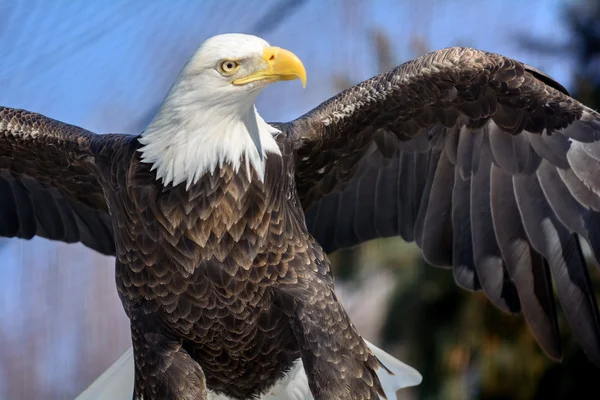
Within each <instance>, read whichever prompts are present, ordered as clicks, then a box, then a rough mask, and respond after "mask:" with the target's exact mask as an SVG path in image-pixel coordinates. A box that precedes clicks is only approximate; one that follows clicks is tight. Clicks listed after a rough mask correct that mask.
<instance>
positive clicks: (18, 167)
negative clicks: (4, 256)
mask: <svg viewBox="0 0 600 400" xmlns="http://www.w3.org/2000/svg"><path fill="white" fill-rule="evenodd" d="M124 137H125V136H123V138H124ZM119 140H120V135H96V134H94V133H92V132H89V131H87V130H85V129H82V128H79V127H77V126H73V125H69V124H65V123H63V122H60V121H56V120H54V119H51V118H48V117H45V116H43V115H40V114H36V113H33V112H29V111H25V110H17V109H13V108H7V107H0V236H5V237H19V238H24V239H30V238H32V237H33V236H41V237H44V238H47V239H51V240H59V241H62V242H66V243H75V242H81V243H83V244H84V245H86V246H88V247H90V248H92V249H94V250H96V251H98V252H100V253H102V254H107V255H114V254H115V242H114V238H113V230H112V224H111V220H110V216H109V214H108V206H107V204H106V199H105V197H104V192H103V189H102V185H101V184H100V182H99V180H98V174H97V173H96V172H97V170H96V168H97V167H96V164H95V159H94V156H95V154H94V147H99V148H102V147H107V146H109V145H112V144H116V143H117V142H118V141H119Z"/></svg>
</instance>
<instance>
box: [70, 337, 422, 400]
mask: <svg viewBox="0 0 600 400" xmlns="http://www.w3.org/2000/svg"><path fill="white" fill-rule="evenodd" d="M365 342H366V343H367V345H368V346H369V348H370V349H371V350H372V351H373V353H374V354H375V356H376V357H377V358H378V359H379V361H381V363H382V364H383V365H385V366H386V368H387V369H389V370H390V371H391V372H392V373H393V375H390V374H389V373H388V372H387V371H386V370H385V369H383V368H380V369H379V371H377V376H378V377H379V380H380V381H381V385H382V387H383V390H384V392H385V395H386V396H387V398H388V399H389V400H393V399H396V398H397V397H396V392H397V391H398V390H400V389H403V388H406V387H410V386H416V385H418V384H420V383H421V381H422V379H423V378H422V377H421V374H419V373H418V372H417V370H415V369H414V368H412V367H410V366H408V365H406V364H404V363H403V362H402V361H400V360H398V359H396V358H395V357H393V356H392V355H390V354H388V353H386V352H385V351H383V350H381V349H380V348H379V347H377V346H375V345H374V344H372V343H369V342H368V341H365ZM133 376H134V374H133V352H132V351H131V349H129V350H127V352H126V353H125V354H124V355H123V356H121V358H119V359H118V360H117V361H116V362H115V363H114V364H113V365H112V366H111V367H110V368H108V369H107V370H106V371H105V372H104V373H103V374H102V375H101V376H100V377H99V378H98V379H96V380H95V381H94V383H92V384H91V385H90V387H88V388H87V389H86V390H85V391H84V392H83V393H82V394H80V395H79V396H78V397H77V398H76V399H75V400H104V399H111V400H131V397H132V393H133ZM208 400H230V399H229V398H228V397H226V396H223V395H216V394H214V393H209V395H208ZM259 400H314V399H313V396H312V395H311V393H310V389H309V388H308V379H307V378H306V374H305V373H304V367H303V366H302V361H301V360H298V361H296V363H295V364H294V366H293V367H292V369H291V370H290V372H289V373H288V374H287V375H286V377H285V379H283V380H281V381H280V382H279V383H277V385H275V386H274V387H273V388H271V390H270V391H269V392H268V393H265V394H263V395H262V396H260V398H259Z"/></svg>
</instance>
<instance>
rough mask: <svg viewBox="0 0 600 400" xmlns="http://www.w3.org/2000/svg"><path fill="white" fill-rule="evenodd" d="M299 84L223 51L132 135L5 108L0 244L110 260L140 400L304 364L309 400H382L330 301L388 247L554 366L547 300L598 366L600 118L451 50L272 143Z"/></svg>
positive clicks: (207, 59)
mask: <svg viewBox="0 0 600 400" xmlns="http://www.w3.org/2000/svg"><path fill="white" fill-rule="evenodd" d="M292 79H300V80H301V81H302V83H303V84H305V82H306V71H305V69H304V67H303V65H302V63H301V61H300V60H299V59H298V57H296V56H295V55H294V54H293V53H291V52H289V51H287V50H284V49H281V48H277V47H271V46H270V45H269V44H268V43H267V42H265V41H264V40H262V39H260V38H257V37H255V36H249V35H240V34H227V35H219V36H215V37H213V38H210V39H208V40H207V41H205V42H204V43H203V44H202V45H201V46H200V47H199V49H198V50H197V51H196V53H195V54H194V55H193V56H192V58H191V60H190V61H189V62H188V63H187V64H186V66H185V67H184V68H183V70H182V72H181V73H180V75H179V77H178V79H177V80H176V82H175V84H174V85H173V87H172V88H171V90H170V92H169V93H168V95H167V96H166V98H165V100H164V102H163V103H162V105H161V107H160V109H159V111H158V112H157V114H156V116H155V117H154V119H153V120H152V122H151V123H150V124H149V126H148V127H147V128H146V129H145V131H144V132H143V133H141V134H140V135H124V134H104V135H96V134H93V133H91V132H89V131H86V130H84V129H81V128H78V127H75V126H71V125H67V124H65V123H62V122H58V121H55V120H52V119H50V118H46V117H44V116H42V115H39V114H35V113H31V112H28V111H23V110H16V109H10V108H0V221H1V223H0V234H1V235H2V236H7V237H21V238H31V237H33V236H36V235H37V236H41V237H46V238H49V239H52V240H60V241H64V242H68V243H72V242H81V243H83V244H85V245H86V246H88V247H90V248H92V249H95V250H96V251H99V252H101V253H103V254H110V255H114V256H116V283H117V289H118V293H119V295H120V298H121V300H122V303H123V307H124V309H125V312H126V314H127V316H128V317H129V319H130V321H131V335H132V342H133V351H134V360H135V384H134V397H135V398H136V399H145V400H148V399H165V398H170V399H192V398H194V399H197V398H200V399H202V398H205V396H206V388H208V389H209V390H210V391H212V392H213V393H216V394H218V395H225V396H227V397H229V398H233V399H250V398H254V397H256V396H259V395H260V394H262V393H266V392H267V391H268V390H270V389H271V388H273V387H275V386H276V385H277V384H278V383H279V382H280V381H281V379H282V378H283V379H285V377H286V373H288V372H289V371H290V369H291V368H293V366H294V364H295V363H296V362H298V361H301V362H302V366H303V370H304V372H305V375H306V379H307V382H308V386H309V388H310V391H311V393H312V396H314V398H315V399H328V400H336V399H376V398H379V396H384V391H383V388H382V382H381V379H383V378H382V377H383V376H384V375H387V374H386V373H384V374H382V372H387V371H385V367H388V365H387V364H386V362H383V363H382V362H380V360H379V359H378V357H376V356H375V355H374V353H373V351H372V350H371V349H370V348H369V346H368V345H367V344H366V343H365V341H364V340H363V339H362V338H361V337H360V335H359V334H358V332H357V331H356V329H355V328H354V326H353V325H352V323H351V321H350V319H349V318H348V316H347V315H346V313H345V311H344V309H343V308H342V306H341V305H340V304H339V302H338V301H337V298H336V296H335V292H334V285H333V277H332V273H331V269H330V262H329V260H328V258H327V255H326V254H327V253H329V252H332V251H335V250H336V249H340V248H344V247H349V246H354V245H357V244H360V243H362V242H364V241H367V240H370V239H374V238H378V237H390V236H401V237H403V238H404V239H405V240H407V241H416V243H417V244H418V245H419V246H420V248H421V249H422V251H423V255H424V257H425V258H426V259H427V261H428V262H430V263H431V264H433V265H436V266H440V267H451V269H452V272H453V274H454V278H455V280H456V283H457V284H458V285H459V286H461V287H463V288H466V289H468V290H472V291H475V290H483V291H484V292H485V293H486V295H487V296H488V297H489V299H490V300H491V302H492V303H493V304H495V305H496V306H498V307H499V308H500V309H502V310H505V311H507V312H511V313H518V312H522V313H523V315H524V317H525V319H526V321H527V322H528V324H529V327H530V328H531V332H532V334H533V336H534V337H535V339H536V340H537V341H538V343H539V344H540V346H541V348H542V349H543V350H544V351H545V352H546V353H547V354H548V356H550V357H551V358H553V359H560V358H561V354H562V351H561V341H560V336H559V331H558V324H557V317H556V306H555V303H554V293H553V286H552V283H553V282H552V278H553V280H554V284H555V286H556V293H557V296H558V299H559V301H560V304H561V306H562V308H563V309H564V311H565V314H566V316H567V319H568V321H569V323H570V326H571V328H572V330H573V333H574V335H575V336H576V337H577V339H578V340H579V342H580V343H581V345H582V347H583V349H584V351H585V352H586V353H587V355H588V357H589V358H590V360H592V361H593V362H594V363H596V364H597V365H600V316H599V313H598V308H597V303H596V300H595V297H594V292H593V290H592V286H591V283H590V278H589V274H588V270H587V267H586V264H585V260H584V257H583V254H582V250H581V245H580V242H579V240H580V238H583V239H584V240H586V241H587V242H588V243H589V245H590V248H591V250H592V253H593V255H594V257H595V258H596V260H598V258H599V255H600V237H599V232H600V230H599V229H598V227H599V224H598V221H599V220H598V217H599V216H600V214H599V210H600V181H599V180H598V176H600V175H599V174H598V173H597V171H598V170H599V169H600V115H599V114H598V113H596V112H595V111H593V110H591V109H589V108H588V107H586V106H585V105H583V104H581V103H579V102H578V101H576V100H575V99H573V98H571V97H570V96H569V94H568V93H567V91H566V90H565V89H564V88H563V87H562V86H561V85H560V84H558V83H556V82H555V81H554V80H552V79H551V78H550V77H548V76H547V75H545V74H543V73H542V72H540V71H538V70H536V69H534V68H532V67H529V66H527V65H525V64H523V63H520V62H518V61H515V60H512V59H509V58H506V57H503V56H500V55H497V54H493V53H488V52H483V51H478V50H475V49H471V48H462V47H453V48H448V49H444V50H439V51H435V52H432V53H429V54H426V55H423V56H421V57H418V58H416V59H414V60H412V61H409V62H407V63H405V64H403V65H400V66H399V67H397V68H395V69H393V70H392V71H390V72H387V73H384V74H382V75H379V76H376V77H374V78H371V79H369V80H367V81H365V82H363V83H360V84H358V85H356V86H354V87H352V88H350V89H348V90H346V91H344V92H342V93H340V94H338V95H337V96H335V97H333V98H331V99H329V100H327V101H326V102H324V103H323V104H321V105H319V106H318V107H317V108H315V109H314V110H312V111H310V112H309V113H307V114H306V115H304V116H301V117H299V118H298V119H296V120H294V121H291V122H288V123H267V122H265V121H264V120H263V119H262V118H261V117H260V115H259V114H258V112H257V110H256V108H255V106H254V100H255V98H256V96H257V95H258V94H259V92H260V91H261V90H262V89H263V88H264V87H265V86H266V84H268V83H272V82H276V81H282V80H292ZM384 364H385V365H384ZM388 368H391V366H389V367H388ZM405 372H406V374H409V372H410V371H408V370H406V371H405V370H402V369H401V370H399V374H403V373H405ZM417 375H418V374H417ZM419 379H420V378H419ZM416 383H418V382H416ZM388 395H389V394H388Z"/></svg>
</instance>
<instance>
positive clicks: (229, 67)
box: [219, 60, 240, 75]
mask: <svg viewBox="0 0 600 400" xmlns="http://www.w3.org/2000/svg"><path fill="white" fill-rule="evenodd" d="M239 67H240V64H238V63H237V61H233V60H225V61H223V62H221V64H219V71H220V72H221V73H222V74H225V75H231V74H233V73H234V72H235V71H237V69H238V68H239Z"/></svg>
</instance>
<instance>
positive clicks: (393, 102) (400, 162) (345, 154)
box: [286, 48, 600, 365]
mask: <svg viewBox="0 0 600 400" xmlns="http://www.w3.org/2000/svg"><path fill="white" fill-rule="evenodd" d="M286 129H287V130H290V131H291V135H292V137H293V139H294V140H295V146H296V176H295V177H296V184H297V188H298V192H299V196H300V199H301V202H302V205H303V207H304V209H305V212H306V218H307V226H308V229H309V231H310V232H311V233H312V234H313V235H314V236H315V237H316V238H317V240H318V241H319V242H320V243H321V245H322V246H323V247H324V249H325V250H326V251H328V252H331V251H334V250H336V249H338V248H342V247H348V246H353V245H356V244H359V243H361V242H364V241H366V240H369V239H374V238H378V237H389V236H402V237H403V238H404V239H406V240H407V241H413V240H415V241H416V243H417V244H418V245H419V247H420V248H421V249H422V251H423V254H424V256H425V258H426V259H427V260H428V261H429V262H430V263H432V264H434V265H438V266H451V267H452V269H453V272H454V277H455V280H456V282H457V284H458V285H460V286H462V287H464V288H467V289H470V290H479V289H481V288H483V290H484V291H485V293H486V295H487V296H488V297H489V298H490V300H491V301H492V302H493V303H494V304H495V305H497V306H498V307H500V308H501V309H503V310H506V311H509V312H519V311H521V310H522V311H523V314H524V316H525V319H526V320H527V322H528V324H529V326H530V328H531V330H532V333H533V335H534V336H535V337H536V339H537V341H538V343H540V345H541V347H542V348H543V349H544V350H545V351H546V353H547V354H549V355H550V356H551V357H553V358H560V357H561V356H562V351H561V345H560V338H559V333H558V324H557V319H556V309H555V304H554V295H553V291H552V281H551V279H550V276H552V277H553V279H554V281H555V283H556V288H557V293H558V297H559V300H560V303H561V305H562V307H563V309H564V310H565V313H566V315H567V318H568V320H569V323H570V325H571V327H572V329H573V331H574V333H575V335H576V337H577V338H578V340H579V341H580V342H581V343H582V346H583V348H584V350H585V351H586V352H587V354H588V356H589V357H590V359H591V360H592V361H594V362H595V363H596V364H597V365H600V315H599V313H598V307H597V303H596V299H595V295H594V292H593V289H592V286H591V283H590V278H589V275H588V271H587V267H586V264H585V260H584V258H583V256H582V251H581V247H580V244H579V241H578V236H577V235H576V234H579V235H581V236H582V237H583V238H584V239H585V240H587V241H588V243H589V244H590V246H591V248H592V250H593V253H594V256H595V257H596V259H597V260H598V259H599V258H600V212H599V211H600V115H599V114H598V113H596V112H595V111H593V110H591V109H589V108H587V107H585V106H584V105H582V104H581V103H579V102H578V101H576V100H575V99H573V98H571V97H570V96H569V95H568V94H567V93H566V91H565V90H564V88H562V86H560V85H559V84H558V83H556V82H554V81H553V80H552V79H551V78H549V77H548V76H546V75H544V74H543V73H541V72H540V71H537V70H535V69H532V68H530V67H527V66H526V65H524V64H522V63H519V62H517V61H514V60H511V59H509V58H506V57H503V56H500V55H497V54H492V53H486V52H482V51H478V50H474V49H470V48H449V49H444V50H440V51H436V52H433V53H429V54H426V55H424V56H421V57H419V58H417V59H415V60H412V61H410V62H408V63H405V64H403V65H401V66H399V67H398V68H396V69H394V70H392V71H390V72H388V73H385V74H382V75H379V76H376V77H374V78H372V79H370V80H367V81H365V82H363V83H361V84H359V85H356V86H354V87H352V88H350V89H348V90H346V91H344V92H342V93H341V94H339V95H337V96H335V97H333V98H332V99H330V100H328V101H326V102H325V103H323V104H322V105H320V106H319V107H317V108H316V109H314V110H312V111H311V112H309V113H308V114H306V115H304V116H303V117H301V118H299V119H297V120H295V121H292V122H290V123H289V124H288V125H287V127H286Z"/></svg>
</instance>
